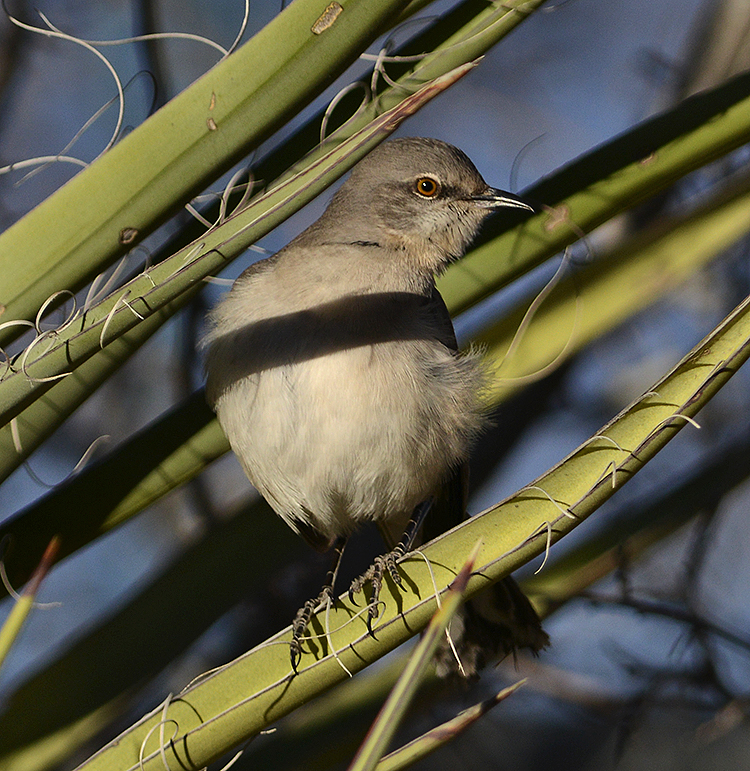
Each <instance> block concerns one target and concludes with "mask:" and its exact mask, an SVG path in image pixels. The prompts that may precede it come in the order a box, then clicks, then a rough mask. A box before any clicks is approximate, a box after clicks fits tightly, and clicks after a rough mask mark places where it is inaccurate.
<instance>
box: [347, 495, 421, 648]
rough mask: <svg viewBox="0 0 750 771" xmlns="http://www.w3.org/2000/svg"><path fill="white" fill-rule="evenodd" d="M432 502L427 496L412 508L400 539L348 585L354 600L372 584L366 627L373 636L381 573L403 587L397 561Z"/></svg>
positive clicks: (409, 549)
mask: <svg viewBox="0 0 750 771" xmlns="http://www.w3.org/2000/svg"><path fill="white" fill-rule="evenodd" d="M432 502H433V501H432V498H428V499H427V500H426V501H423V502H422V503H420V504H419V506H417V507H416V508H415V509H414V512H413V513H412V515H411V519H410V520H409V524H408V525H407V526H406V530H405V531H404V535H403V536H402V538H401V540H400V541H399V542H398V543H397V544H396V546H395V547H394V548H393V549H392V550H391V551H389V552H388V553H387V554H381V555H379V556H377V557H375V559H374V561H373V563H372V565H370V567H369V568H368V569H367V570H366V571H365V572H364V573H363V574H362V575H361V576H359V577H358V578H355V579H354V581H352V585H351V586H350V587H349V599H350V600H351V601H352V602H354V595H355V594H356V593H357V592H361V591H362V589H363V587H364V585H365V584H366V583H369V584H370V586H372V597H371V598H370V606H369V610H368V611H367V629H368V631H369V632H370V635H372V636H373V637H374V635H373V633H372V622H373V621H374V620H375V619H376V618H377V617H378V600H379V598H380V589H381V588H382V586H383V575H384V574H385V572H386V571H388V575H390V577H391V578H392V579H393V583H395V584H396V586H398V587H399V588H402V587H403V582H402V581H401V576H400V574H399V572H398V564H397V563H398V561H399V560H400V559H401V558H402V557H403V556H404V555H405V554H406V553H407V552H409V551H411V547H412V546H413V545H414V541H415V540H416V538H417V533H418V532H419V528H420V527H421V526H422V522H424V518H425V517H426V516H427V512H428V511H429V510H430V509H431V508H432Z"/></svg>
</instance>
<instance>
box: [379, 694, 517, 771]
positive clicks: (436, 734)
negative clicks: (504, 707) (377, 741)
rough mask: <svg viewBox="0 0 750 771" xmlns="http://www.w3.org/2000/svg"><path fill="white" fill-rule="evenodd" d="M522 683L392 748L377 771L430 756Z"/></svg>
mask: <svg viewBox="0 0 750 771" xmlns="http://www.w3.org/2000/svg"><path fill="white" fill-rule="evenodd" d="M525 682H526V680H519V681H518V682H517V683H514V684H513V685H509V686H508V687H507V688H503V690H502V691H500V692H499V693H496V694H495V695H494V696H492V697H491V698H489V699H485V700H484V701H483V702H482V703H481V704H475V705H474V706H473V707H469V708H468V709H465V710H463V712H461V713H460V714H458V715H456V717H454V718H453V719H452V720H449V721H447V722H446V723H443V724H442V725H439V726H437V728H433V729H432V730H430V731H428V732H427V733H426V734H424V735H423V736H420V737H418V738H416V739H414V740H413V741H411V742H409V743H408V744H405V745H404V746H403V747H399V748H398V749H397V750H394V751H393V752H391V753H390V754H388V755H386V756H385V757H384V758H382V759H381V761H380V762H379V763H378V765H377V766H376V768H377V771H399V770H400V769H402V768H409V767H410V766H412V765H414V763H417V762H418V761H420V760H422V758H426V757H427V756H428V755H431V754H432V753H433V752H435V750H438V749H440V747H442V746H443V745H445V744H447V743H448V742H450V741H453V739H455V738H456V737H457V736H459V735H460V734H461V733H463V732H464V731H465V730H466V729H467V728H470V727H471V726H472V725H474V723H476V722H477V721H478V720H479V719H480V718H482V717H484V716H485V715H486V714H487V713H488V712H489V711H490V710H491V709H493V708H494V707H496V706H497V705H498V704H499V703H500V702H501V701H505V699H507V698H508V696H511V695H512V694H514V693H515V692H516V691H517V690H518V689H519V688H520V687H521V686H522V685H523V684H524V683H525Z"/></svg>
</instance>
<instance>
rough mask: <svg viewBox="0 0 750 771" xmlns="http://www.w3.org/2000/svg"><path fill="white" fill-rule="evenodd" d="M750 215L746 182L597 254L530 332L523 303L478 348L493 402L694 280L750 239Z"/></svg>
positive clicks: (543, 308) (548, 302) (538, 315)
mask: <svg viewBox="0 0 750 771" xmlns="http://www.w3.org/2000/svg"><path fill="white" fill-rule="evenodd" d="M749 210H750V180H742V181H741V182H740V183H738V184H735V185H732V186H730V187H729V188H728V189H725V190H723V191H722V192H721V193H719V194H718V195H716V196H714V197H713V198H710V199H709V200H708V201H706V202H704V203H702V204H701V205H700V206H699V207H697V208H696V209H695V210H694V211H690V212H689V213H687V214H679V215H674V216H670V217H663V218H662V219H660V220H659V221H657V222H656V223H655V224H654V225H653V226H652V227H650V228H648V229H646V230H643V231H641V232H639V233H638V234H636V235H635V236H633V237H631V238H627V239H625V240H624V241H623V242H622V243H620V244H618V246H617V247H616V248H615V250H614V251H612V252H608V253H605V254H602V255H598V256H597V259H596V260H595V261H594V262H593V264H591V265H588V266H587V267H585V268H583V269H581V270H579V271H576V272H575V274H574V276H573V278H572V280H568V281H566V282H565V283H564V284H563V285H562V286H558V287H556V288H555V289H554V290H553V291H552V293H551V294H550V296H549V297H547V298H546V299H544V301H543V302H542V303H541V304H540V305H539V307H538V309H537V310H536V312H535V314H534V315H533V319H532V321H531V323H530V324H529V325H528V326H527V327H526V326H525V325H524V316H525V315H526V312H527V309H528V306H529V303H526V302H525V303H522V304H521V306H520V307H519V308H518V309H517V310H516V311H514V312H511V313H509V314H507V316H506V317H505V318H503V319H502V321H500V322H499V323H498V324H495V325H494V326H493V327H492V328H491V329H489V330H487V331H485V332H483V333H481V334H479V335H478V336H477V338H476V342H478V343H479V344H480V345H482V346H483V347H484V348H485V351H486V355H487V359H488V361H489V362H490V366H491V367H492V371H493V374H494V377H493V379H492V381H491V383H490V384H489V388H488V394H487V396H488V400H489V402H490V403H491V404H493V405H494V404H497V403H499V402H501V401H503V400H504V399H506V398H508V396H510V395H511V394H512V393H514V392H516V391H517V390H518V389H519V388H521V387H523V386H524V385H525V384H526V383H528V382H529V380H534V379H538V378H539V377H540V376H541V375H543V374H544V373H545V372H548V371H549V369H550V367H552V368H554V367H555V366H558V365H559V364H561V363H562V361H564V360H565V359H566V358H568V357H570V356H571V355H573V354H574V353H576V352H578V351H580V350H581V349H582V348H583V347H584V346H585V345H587V344H588V343H589V342H591V341H592V340H593V339H595V338H597V337H600V336H601V335H602V334H604V333H605V332H607V331H608V330H611V329H613V328H614V327H616V326H617V325H618V324H620V323H621V322H623V321H624V320H625V319H627V318H630V317H632V316H633V315H634V314H635V313H637V312H638V311H640V310H642V309H643V308H645V307H646V306H648V305H649V304H651V303H653V302H654V301H655V300H656V299H657V298H660V297H663V296H664V295H665V294H667V293H669V292H670V291H672V290H673V289H674V288H675V287H677V286H678V285H679V284H681V283H682V282H684V281H685V280H687V279H688V278H689V277H690V276H693V275H695V274H696V273H697V272H698V271H700V269H701V268H703V267H704V266H706V265H707V264H708V263H709V262H710V261H712V260H713V259H715V258H717V257H719V256H720V255H721V254H722V253H723V251H724V250H725V249H727V248H728V247H729V246H731V245H732V244H734V243H736V242H737V241H739V240H740V239H741V238H742V237H744V236H745V235H747V233H748V232H749V231H750V220H748V216H747V212H748V211H749ZM522 327H523V328H524V331H523V333H522V334H521V335H519V338H518V340H515V338H516V334H517V332H518V330H519V329H522ZM511 346H512V348H511ZM511 351H512V352H511ZM509 352H511V353H509Z"/></svg>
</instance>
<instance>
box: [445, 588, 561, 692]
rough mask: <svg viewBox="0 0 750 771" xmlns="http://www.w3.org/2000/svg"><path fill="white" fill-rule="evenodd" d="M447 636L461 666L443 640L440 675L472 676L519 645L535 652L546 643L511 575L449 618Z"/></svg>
mask: <svg viewBox="0 0 750 771" xmlns="http://www.w3.org/2000/svg"><path fill="white" fill-rule="evenodd" d="M450 635H451V639H452V641H453V645H454V647H455V652H456V654H458V658H459V659H460V661H461V665H460V666H459V663H458V661H456V655H455V654H454V652H453V651H452V650H451V648H450V646H449V645H448V643H447V641H446V642H445V644H444V645H443V646H442V647H441V649H439V651H438V654H437V655H436V667H437V672H438V675H439V676H440V677H450V676H452V675H456V674H461V675H462V676H464V677H467V678H472V679H473V678H476V677H477V674H478V672H479V670H480V669H482V668H483V667H484V666H485V665H486V664H487V663H488V661H491V660H494V659H497V658H503V657H505V656H507V655H508V654H509V653H512V654H513V655H514V656H515V654H516V653H517V651H518V650H520V649H522V648H525V649H528V650H530V651H531V652H532V653H534V654H537V653H539V651H541V650H542V649H543V648H546V647H547V645H548V644H549V637H548V636H547V633H546V632H545V631H544V629H542V623H541V621H540V620H539V616H537V614H536V611H535V610H534V608H533V607H532V605H531V603H530V602H529V599H528V597H527V596H526V595H525V594H524V593H523V592H522V591H521V589H520V588H519V586H518V584H517V583H516V582H515V581H514V580H513V579H512V578H510V576H509V577H508V578H504V579H503V580H502V581H499V582H498V583H496V584H493V585H492V586H490V587H488V588H487V589H485V590H484V591H482V592H480V593H479V594H478V595H477V596H476V597H474V598H473V599H471V600H469V602H467V603H466V605H465V606H464V607H463V608H462V610H461V612H460V613H459V614H457V616H456V617H455V618H454V619H453V620H452V621H451V627H450Z"/></svg>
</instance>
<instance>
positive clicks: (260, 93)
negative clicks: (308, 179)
mask: <svg viewBox="0 0 750 771" xmlns="http://www.w3.org/2000/svg"><path fill="white" fill-rule="evenodd" d="M407 5H408V0H341V2H340V6H341V7H342V9H343V11H342V13H340V14H339V16H338V17H337V18H336V20H335V22H334V23H333V24H332V25H331V26H330V27H328V28H327V29H325V30H324V31H323V32H322V33H320V34H314V33H313V31H312V27H313V25H314V24H315V22H316V20H317V19H318V18H319V17H320V15H321V10H322V9H321V4H320V2H318V0H295V2H294V3H292V4H290V5H288V6H287V7H286V8H285V9H284V10H283V11H282V12H281V13H280V14H279V15H278V16H277V17H276V18H274V19H273V20H272V21H271V22H270V23H269V24H268V25H266V27H264V28H263V29H262V30H261V31H260V32H258V33H257V34H256V35H255V36H254V37H253V38H252V39H251V40H250V41H248V42H247V43H246V44H245V45H244V46H242V47H241V48H240V49H239V50H238V51H236V52H235V53H234V54H233V55H231V56H229V57H227V58H226V59H224V60H222V61H221V62H220V63H219V64H217V65H216V66H215V67H213V68H212V69H211V70H210V71H209V72H207V73H206V74H205V75H204V76H203V77H202V78H200V79H199V80H198V81H196V82H195V83H194V84H192V85H191V86H190V87H189V88H187V89H185V90H184V91H183V92H182V93H181V94H179V95H178V96H177V97H175V98H174V99H172V100H171V101H170V102H169V103H168V104H167V105H165V106H164V107H163V108H162V109H161V110H159V111H158V112H156V113H155V114H154V115H153V116H151V117H150V118H149V119H148V120H147V121H145V122H144V123H143V124H142V125H141V126H139V127H138V128H136V129H135V130H134V131H132V132H131V133H130V134H129V135H128V136H126V137H124V138H123V140H122V141H121V142H119V143H118V144H116V145H115V146H114V147H113V148H112V149H111V150H109V151H108V152H107V153H105V154H104V155H102V156H101V157H100V158H98V159H97V160H96V161H95V162H94V163H92V164H91V165H90V166H89V167H88V168H86V169H84V170H83V171H82V172H81V173H79V174H78V175H77V176H75V177H74V178H73V179H72V180H70V182H68V183H67V184H66V185H64V186H63V187H62V188H61V189H60V190H58V191H57V192H56V193H55V194H53V195H52V196H50V197H49V198H47V199H46V200H45V201H44V202H43V203H41V204H40V205H39V206H37V207H36V208H35V209H34V210H33V211H32V212H30V213H29V214H28V215H27V216H25V217H24V218H23V219H21V220H19V221H18V222H17V223H16V224H15V225H13V226H12V227H10V228H8V229H7V230H6V231H5V232H4V233H2V234H1V235H0V273H2V275H3V283H2V288H1V289H0V310H2V315H3V321H7V320H9V319H33V318H35V316H36V314H37V311H38V309H39V308H40V307H41V306H42V305H43V303H44V302H45V301H46V300H47V298H48V297H51V296H52V295H54V294H55V293H56V292H59V291H60V290H64V289H67V290H70V291H75V290H77V289H80V288H81V287H82V286H84V285H85V284H86V283H87V282H88V281H90V280H91V279H92V278H94V276H95V275H96V274H97V273H100V272H101V271H102V270H104V269H105V268H106V267H107V266H108V265H110V264H112V262H113V261H114V260H115V259H116V258H117V257H118V256H120V255H122V254H124V253H125V252H126V251H128V250H129V249H130V248H132V247H133V246H134V244H135V243H137V242H138V241H139V240H140V239H142V238H143V237H144V236H145V235H147V234H148V233H150V232H151V231H153V230H154V229H155V228H156V227H157V226H158V225H159V224H161V223H162V222H163V221H165V219H166V218H167V217H169V216H170V215H171V214H173V213H174V212H175V211H176V210H177V209H178V208H179V207H180V206H182V205H183V204H185V203H186V202H187V201H189V200H190V199H191V198H192V197H193V196H195V195H196V194H197V193H199V192H201V191H202V190H203V189H204V188H205V187H206V185H207V184H208V183H210V182H211V181H212V180H213V179H216V178H217V177H219V176H220V175H221V174H222V173H223V172H224V171H226V170H227V169H228V168H230V167H231V166H232V164H233V163H235V162H236V161H237V160H239V159H240V158H241V157H242V156H243V155H245V154H247V153H248V152H249V151H250V150H251V149H252V148H253V147H257V146H258V144H259V143H260V142H262V141H263V140H264V139H265V138H266V137H268V136H269V135H270V134H271V133H272V132H273V131H275V130H276V129H278V128H279V127H280V126H281V125H283V124H284V123H285V122H286V121H287V120H288V119H289V118H290V117H291V116H292V115H294V114H295V113H296V112H297V111H299V110H300V109H301V108H302V107H304V106H305V105H306V104H308V103H309V102H310V101H311V99H312V98H313V97H315V96H316V95H317V94H318V93H320V92H321V91H322V89H323V88H325V87H326V86H327V85H328V84H329V83H330V82H331V80H332V79H333V78H334V77H335V76H336V75H337V74H338V73H340V72H342V71H343V70H344V69H345V68H346V67H347V66H348V65H349V64H351V62H352V61H354V60H355V59H356V57H357V56H358V55H359V53H360V51H362V49H363V48H365V47H366V46H367V45H368V44H369V43H370V42H372V40H374V39H375V38H376V37H377V35H378V34H379V33H380V32H381V31H382V30H383V29H384V28H386V27H387V26H388V24H389V23H390V22H392V21H393V20H394V19H395V18H396V16H397V15H398V14H399V13H400V12H401V11H402V10H403V9H404V8H405V7H406V6H407ZM282 40H283V41H284V45H279V41H282ZM50 222H54V223H55V227H53V228H50V227H48V223H50ZM17 331H18V330H16V329H15V328H10V329H6V330H3V331H2V332H0V345H3V344H4V343H5V342H7V340H9V339H10V338H11V337H12V336H14V335H15V334H16V333H17Z"/></svg>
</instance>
